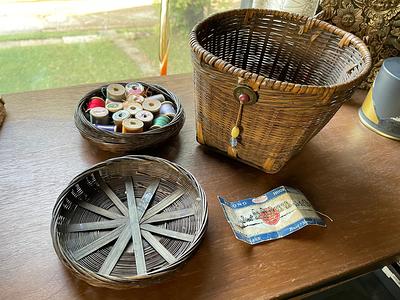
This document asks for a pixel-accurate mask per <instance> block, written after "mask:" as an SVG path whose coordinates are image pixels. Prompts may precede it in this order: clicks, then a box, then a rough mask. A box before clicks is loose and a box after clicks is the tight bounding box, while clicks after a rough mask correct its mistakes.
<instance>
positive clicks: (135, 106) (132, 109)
mask: <svg viewBox="0 0 400 300" xmlns="http://www.w3.org/2000/svg"><path fill="white" fill-rule="evenodd" d="M126 110H127V111H128V112H129V113H130V114H131V116H132V117H133V116H134V115H136V113H138V112H139V111H141V110H143V108H142V106H141V105H140V104H139V103H131V104H129V106H128V107H127V108H126Z"/></svg>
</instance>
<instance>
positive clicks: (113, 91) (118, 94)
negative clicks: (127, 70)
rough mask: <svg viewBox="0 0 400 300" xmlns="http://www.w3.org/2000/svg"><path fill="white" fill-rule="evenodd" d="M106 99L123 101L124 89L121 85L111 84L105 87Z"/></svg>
mask: <svg viewBox="0 0 400 300" xmlns="http://www.w3.org/2000/svg"><path fill="white" fill-rule="evenodd" d="M107 99H110V100H113V101H123V100H124V99H125V88H124V86H122V85H121V84H118V83H111V84H109V85H108V86H107Z"/></svg>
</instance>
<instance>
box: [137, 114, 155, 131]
mask: <svg viewBox="0 0 400 300" xmlns="http://www.w3.org/2000/svg"><path fill="white" fill-rule="evenodd" d="M135 118H136V119H138V120H140V121H142V122H143V123H144V127H145V128H149V127H150V126H151V123H152V122H153V119H154V116H153V114H152V113H151V112H149V111H147V110H141V111H139V112H137V113H136V114H135Z"/></svg>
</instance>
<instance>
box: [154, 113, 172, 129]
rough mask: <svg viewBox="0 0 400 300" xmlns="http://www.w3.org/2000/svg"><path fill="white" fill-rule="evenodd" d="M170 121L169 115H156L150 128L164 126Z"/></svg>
mask: <svg viewBox="0 0 400 300" xmlns="http://www.w3.org/2000/svg"><path fill="white" fill-rule="evenodd" d="M170 122H171V119H170V117H168V116H165V115H161V116H158V117H157V118H155V119H154V121H153V126H151V127H150V129H156V128H161V127H164V126H165V125H167V124H169V123H170Z"/></svg>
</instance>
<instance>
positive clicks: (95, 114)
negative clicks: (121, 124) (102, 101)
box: [90, 107, 108, 125]
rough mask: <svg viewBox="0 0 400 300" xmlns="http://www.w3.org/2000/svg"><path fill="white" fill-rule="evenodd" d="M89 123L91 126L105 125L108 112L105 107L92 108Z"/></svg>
mask: <svg viewBox="0 0 400 300" xmlns="http://www.w3.org/2000/svg"><path fill="white" fill-rule="evenodd" d="M90 122H92V123H93V124H100V125H107V124H108V110H107V109H106V108H105V107H94V108H92V109H91V110H90Z"/></svg>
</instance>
